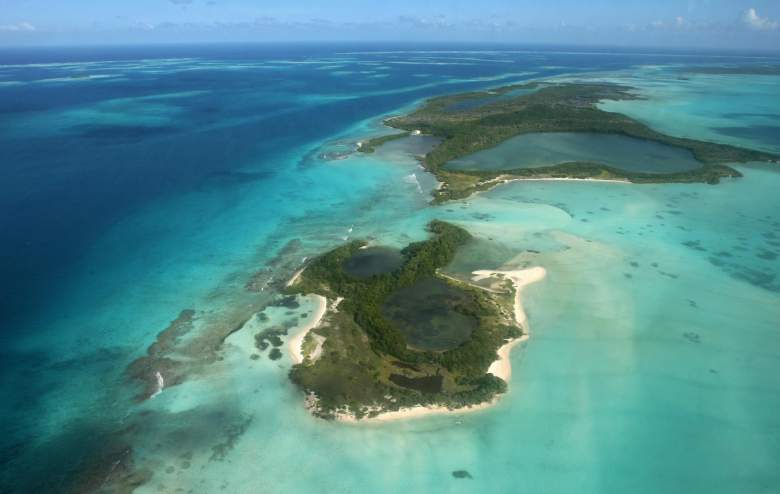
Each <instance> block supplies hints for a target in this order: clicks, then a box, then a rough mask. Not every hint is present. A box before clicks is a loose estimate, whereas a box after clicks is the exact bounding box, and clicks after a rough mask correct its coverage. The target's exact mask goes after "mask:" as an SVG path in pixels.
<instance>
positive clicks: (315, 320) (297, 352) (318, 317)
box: [287, 295, 328, 364]
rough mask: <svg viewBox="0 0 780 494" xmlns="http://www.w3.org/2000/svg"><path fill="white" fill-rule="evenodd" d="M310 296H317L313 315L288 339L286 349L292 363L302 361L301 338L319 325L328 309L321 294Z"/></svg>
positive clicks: (325, 300) (326, 302)
mask: <svg viewBox="0 0 780 494" xmlns="http://www.w3.org/2000/svg"><path fill="white" fill-rule="evenodd" d="M311 296H312V297H316V298H317V308H316V309H315V310H314V315H313V316H312V318H311V320H310V321H309V323H308V324H306V325H305V326H304V327H302V328H301V330H300V331H298V333H296V334H295V336H293V337H292V338H290V341H289V343H288V344H287V349H288V350H289V352H290V357H291V358H292V361H293V363H294V364H300V363H302V362H303V350H301V346H302V345H303V340H304V338H306V335H307V334H308V333H309V331H311V330H312V329H314V328H316V327H317V326H319V325H320V323H321V322H322V318H323V317H324V316H325V313H326V312H327V310H328V299H326V298H325V297H323V296H322V295H311Z"/></svg>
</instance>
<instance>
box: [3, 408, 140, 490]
mask: <svg viewBox="0 0 780 494" xmlns="http://www.w3.org/2000/svg"><path fill="white" fill-rule="evenodd" d="M131 435H132V429H131V428H126V429H122V430H119V431H115V430H112V429H111V428H110V427H109V426H107V425H105V424H101V423H99V422H89V421H77V422H72V423H70V424H68V425H67V426H65V427H64V428H63V429H62V430H60V431H59V432H58V433H55V434H53V435H52V436H50V437H49V438H47V440H45V441H43V442H42V443H40V444H38V445H37V446H35V447H32V448H30V449H29V450H28V451H26V452H25V453H24V454H21V455H20V453H22V451H21V450H16V451H12V452H13V453H15V454H16V455H19V456H16V457H14V458H13V459H12V460H11V461H10V462H8V464H7V467H8V468H4V469H2V472H0V485H2V486H4V487H3V490H2V492H4V493H5V492H8V493H16V492H18V493H33V492H38V493H49V492H52V493H54V492H57V493H74V494H75V493H87V492H118V493H129V492H132V491H133V490H134V489H136V488H138V487H139V486H141V485H143V484H144V483H146V482H147V481H148V480H149V479H150V478H151V475H152V473H151V472H150V471H147V470H139V469H137V468H136V465H135V461H134V455H133V450H132V448H131V447H130V436H131Z"/></svg>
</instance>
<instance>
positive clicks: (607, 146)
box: [445, 132, 702, 173]
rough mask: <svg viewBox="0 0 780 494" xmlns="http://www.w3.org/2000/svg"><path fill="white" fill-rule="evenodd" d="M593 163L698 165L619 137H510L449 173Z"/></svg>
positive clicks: (683, 153)
mask: <svg viewBox="0 0 780 494" xmlns="http://www.w3.org/2000/svg"><path fill="white" fill-rule="evenodd" d="M583 161H586V162H593V163H600V164H604V165H608V166H612V167H615V168H619V169H623V170H629V171H635V172H644V173H670V172H679V171H687V170H694V169H697V168H701V166H702V164H701V163H700V162H699V161H697V160H696V158H695V157H694V155H693V153H692V152H691V151H690V150H688V149H685V148H678V147H674V146H669V145H666V144H662V143H659V142H655V141H649V140H645V139H638V138H635V137H628V136H625V135H619V134H599V133H591V132H544V133H531V134H523V135H519V136H516V137H512V138H510V139H508V140H506V141H504V142H502V143H500V144H498V145H497V146H495V147H493V148H490V149H486V150H483V151H478V152H476V153H473V154H471V155H469V156H465V157H463V158H459V159H456V160H453V161H450V162H449V163H447V164H446V165H445V168H446V169H449V170H511V169H519V168H539V167H545V166H553V165H560V164H563V163H571V162H583Z"/></svg>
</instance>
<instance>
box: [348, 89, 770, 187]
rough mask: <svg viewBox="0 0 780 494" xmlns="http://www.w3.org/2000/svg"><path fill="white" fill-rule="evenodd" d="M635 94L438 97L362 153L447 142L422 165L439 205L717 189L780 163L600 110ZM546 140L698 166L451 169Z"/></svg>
mask: <svg viewBox="0 0 780 494" xmlns="http://www.w3.org/2000/svg"><path fill="white" fill-rule="evenodd" d="M631 89H632V88H630V87H626V86H620V85H616V84H590V83H588V84H585V83H560V84H558V83H543V82H532V83H528V84H520V85H512V86H505V87H501V88H498V89H494V90H490V91H478V92H469V93H462V94H455V95H449V96H441V97H436V98H432V99H430V100H428V101H426V102H425V104H424V105H423V106H422V107H421V108H419V109H418V110H416V111H414V112H412V113H410V114H408V115H404V116H397V117H391V118H388V119H386V120H385V125H387V126H389V127H392V128H396V129H399V130H403V131H404V132H403V133H399V134H392V135H386V136H381V137H377V138H374V139H370V140H367V141H365V142H362V143H361V145H360V146H359V147H358V151H361V152H368V153H370V152H373V151H374V150H375V149H376V148H377V147H378V146H381V145H382V144H384V143H386V142H388V141H390V140H393V139H400V138H403V137H407V136H409V135H410V134H412V133H415V134H418V133H422V134H425V135H432V136H436V137H439V138H441V139H442V141H441V142H440V143H439V144H438V145H437V146H436V147H435V148H434V149H433V150H432V151H430V152H429V153H428V154H426V155H425V157H424V158H422V164H423V166H424V167H425V168H426V169H427V170H428V171H429V172H431V173H432V174H433V175H435V177H436V178H437V179H438V181H439V182H441V187H440V188H439V189H438V190H436V191H435V192H434V200H435V202H443V201H447V200H450V199H461V198H465V197H468V196H469V195H471V194H472V193H474V192H477V191H480V190H487V189H489V188H491V187H493V186H495V185H497V184H499V183H503V182H506V181H508V180H515V179H539V178H545V179H600V180H622V181H630V182H635V183H661V182H704V183H710V184H715V183H718V182H719V181H720V179H721V178H724V177H739V176H741V174H740V173H739V172H738V171H737V170H735V169H733V168H731V167H729V166H727V165H726V163H735V162H748V161H777V160H778V159H779V158H780V157H778V156H776V155H773V154H770V153H765V152H761V151H754V150H750V149H744V148H740V147H736V146H729V145H725V144H716V143H711V142H705V141H699V140H695V139H687V138H679V137H672V136H669V135H666V134H663V133H661V132H658V131H655V130H653V129H651V128H650V127H648V126H647V125H645V124H643V123H641V122H639V121H637V120H634V119H632V118H630V117H628V116H626V115H623V114H620V113H613V112H607V111H603V110H601V109H599V108H598V106H597V103H598V102H599V101H601V100H610V99H611V100H626V99H637V98H638V97H637V96H636V95H634V94H632V93H631ZM542 133H547V134H552V133H557V134H561V133H580V134H586V136H582V137H584V138H588V136H594V135H601V136H603V135H611V136H615V137H618V138H622V139H632V140H633V141H634V142H640V140H641V141H644V142H645V143H648V142H649V143H652V144H653V145H654V146H656V147H657V148H658V149H660V150H661V151H664V152H668V151H672V152H680V151H682V152H686V153H689V154H690V156H691V159H692V160H695V163H696V166H695V167H688V168H685V169H680V170H673V171H668V170H666V171H661V172H656V171H655V170H652V169H649V170H641V169H640V170H637V169H632V168H631V167H624V166H622V165H620V164H609V163H605V162H602V161H601V160H598V159H588V160H585V161H582V160H580V159H578V158H575V159H572V160H569V161H567V160H564V161H563V162H555V163H553V164H550V165H549V166H533V167H522V166H518V167H512V166H509V167H502V168H501V169H495V168H491V165H490V163H487V164H485V165H483V166H481V167H478V168H477V167H475V169H464V168H463V167H458V168H457V169H455V168H452V167H451V164H452V163H453V162H455V161H456V160H459V159H462V158H464V157H467V156H473V155H475V153H479V152H484V151H486V150H489V149H491V148H496V147H497V146H499V145H508V144H509V143H508V141H509V140H511V139H513V138H518V137H519V136H535V135H539V134H542ZM564 137H566V136H565V135H564ZM519 144H521V143H519ZM616 144H618V145H620V144H622V143H621V142H616ZM629 144H631V143H629ZM594 145H598V144H594ZM607 145H609V144H607ZM664 148H669V149H664ZM510 151H511V150H510ZM670 154H671V153H670ZM626 161H629V160H626ZM627 164H628V163H627ZM699 165H700V166H699Z"/></svg>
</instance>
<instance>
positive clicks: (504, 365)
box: [335, 266, 547, 424]
mask: <svg viewBox="0 0 780 494" xmlns="http://www.w3.org/2000/svg"><path fill="white" fill-rule="evenodd" d="M471 274H472V275H473V276H472V280H474V281H479V280H482V279H485V278H490V277H503V278H506V279H509V280H511V281H512V284H513V286H514V289H515V300H514V316H515V322H516V323H517V325H518V326H520V327H521V328H522V330H523V335H522V336H520V337H519V338H515V339H513V340H511V341H508V342H507V343H505V344H504V345H502V346H501V347H500V348H499V349H498V350H497V352H496V353H497V354H498V358H497V359H496V360H494V361H493V363H491V364H490V367H488V371H487V372H488V373H490V374H493V375H494V376H496V377H498V378H501V379H503V380H504V381H505V382H506V383H507V385H509V380H510V378H511V376H512V362H511V360H510V359H509V356H510V353H511V351H512V349H513V348H514V347H515V346H517V345H519V344H520V343H522V342H524V341H526V340H528V339H529V337H530V335H529V331H528V317H527V315H526V313H525V311H524V310H523V305H522V291H523V288H525V287H526V286H528V285H530V284H532V283H536V282H537V281H541V280H543V279H544V277H545V276H546V275H547V271H546V270H545V269H544V268H542V267H539V266H537V267H533V268H528V269H516V270H509V271H500V270H478V271H474V272H472V273H471ZM499 399H501V395H496V396H494V397H493V399H492V400H490V401H486V402H484V403H479V404H477V405H472V406H468V407H463V408H447V407H445V406H440V405H436V406H422V405H419V406H415V407H411V408H402V409H400V410H393V411H388V412H383V413H380V414H379V415H377V416H375V417H366V418H362V419H357V418H355V416H354V415H352V414H349V413H338V414H336V419H335V420H336V422H341V423H349V424H361V423H376V422H390V421H395V420H406V419H412V418H419V417H425V416H429V415H443V414H460V413H470V412H476V411H480V410H485V409H487V408H489V407H492V406H493V405H495V404H496V403H497V402H498V400H499Z"/></svg>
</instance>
